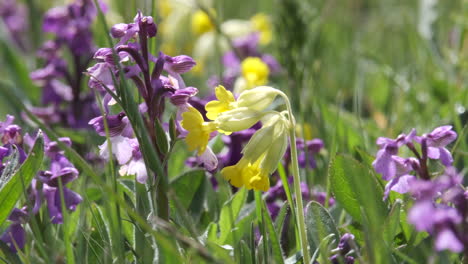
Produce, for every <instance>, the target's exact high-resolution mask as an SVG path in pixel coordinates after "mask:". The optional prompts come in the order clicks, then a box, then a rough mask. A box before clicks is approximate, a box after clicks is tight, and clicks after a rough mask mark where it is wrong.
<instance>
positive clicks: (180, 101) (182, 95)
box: [170, 87, 198, 106]
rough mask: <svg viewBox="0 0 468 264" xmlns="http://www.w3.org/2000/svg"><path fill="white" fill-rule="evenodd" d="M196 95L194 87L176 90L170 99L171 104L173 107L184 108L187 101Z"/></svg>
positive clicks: (196, 91) (196, 90)
mask: <svg viewBox="0 0 468 264" xmlns="http://www.w3.org/2000/svg"><path fill="white" fill-rule="evenodd" d="M197 93H198V89H197V88H195V87H187V88H184V89H179V90H176V91H175V92H174V93H173V94H172V95H171V97H170V100H171V103H172V104H173V105H175V106H185V105H187V104H188V101H189V99H190V98H191V97H192V96H195V95H196V94H197Z"/></svg>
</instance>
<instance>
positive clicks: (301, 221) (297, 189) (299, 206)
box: [279, 91, 310, 263]
mask: <svg viewBox="0 0 468 264" xmlns="http://www.w3.org/2000/svg"><path fill="white" fill-rule="evenodd" d="M279 94H280V95H281V96H282V97H283V99H284V100H285V102H286V107H287V109H288V115H289V122H290V124H289V141H290V145H291V166H292V171H291V172H292V175H293V179H294V183H293V184H294V195H295V197H296V216H297V217H296V221H297V226H298V229H299V241H300V243H301V248H302V256H303V263H310V255H309V243H308V241H307V231H306V225H305V218H304V204H303V201H302V191H301V178H300V174H299V162H298V158H297V146H296V120H295V119H294V115H293V113H292V108H291V103H290V101H289V99H288V97H287V96H286V94H284V93H283V92H280V91H279Z"/></svg>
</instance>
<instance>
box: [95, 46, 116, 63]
mask: <svg viewBox="0 0 468 264" xmlns="http://www.w3.org/2000/svg"><path fill="white" fill-rule="evenodd" d="M93 59H95V60H97V61H99V62H106V63H108V64H110V65H115V61H114V56H113V53H112V49H111V48H100V49H98V50H97V51H96V52H95V53H94V56H93Z"/></svg>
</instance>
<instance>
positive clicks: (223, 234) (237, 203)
mask: <svg viewBox="0 0 468 264" xmlns="http://www.w3.org/2000/svg"><path fill="white" fill-rule="evenodd" d="M247 192H248V191H247V189H245V188H241V189H239V191H238V192H237V193H236V194H235V195H234V196H233V197H232V198H231V199H230V200H229V201H227V202H226V203H225V204H224V206H223V208H221V215H220V217H219V223H218V225H219V230H220V235H219V238H218V244H220V245H223V244H224V243H225V242H226V239H227V238H228V236H229V234H230V233H231V230H232V229H233V228H234V226H235V222H236V220H237V216H238V215H239V213H240V211H241V209H242V206H244V203H245V200H246V198H247Z"/></svg>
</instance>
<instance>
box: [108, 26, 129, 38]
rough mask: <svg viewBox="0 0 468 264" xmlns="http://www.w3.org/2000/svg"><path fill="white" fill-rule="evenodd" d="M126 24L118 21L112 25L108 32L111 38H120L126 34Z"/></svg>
mask: <svg viewBox="0 0 468 264" xmlns="http://www.w3.org/2000/svg"><path fill="white" fill-rule="evenodd" d="M127 29H128V24H124V23H119V24H115V25H113V26H112V28H111V30H110V34H111V36H112V37H113V38H121V37H123V36H125V34H127Z"/></svg>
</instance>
